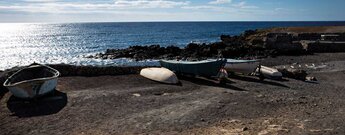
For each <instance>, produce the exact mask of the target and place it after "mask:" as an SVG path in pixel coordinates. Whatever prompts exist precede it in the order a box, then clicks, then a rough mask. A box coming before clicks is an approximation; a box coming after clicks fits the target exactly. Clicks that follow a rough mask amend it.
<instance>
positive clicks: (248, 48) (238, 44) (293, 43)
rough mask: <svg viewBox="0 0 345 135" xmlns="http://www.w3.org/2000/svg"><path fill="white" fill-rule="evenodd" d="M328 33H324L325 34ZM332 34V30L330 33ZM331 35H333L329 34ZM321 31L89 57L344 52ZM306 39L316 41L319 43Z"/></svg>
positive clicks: (252, 34) (249, 34)
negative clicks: (328, 40) (327, 40)
mask: <svg viewBox="0 0 345 135" xmlns="http://www.w3.org/2000/svg"><path fill="white" fill-rule="evenodd" d="M323 34H325V33H323ZM328 34H329V33H328ZM329 35H330V34H329ZM343 35H345V34H341V33H337V36H334V34H333V35H331V36H328V38H330V37H332V38H331V39H334V40H335V39H336V41H339V40H340V39H342V37H345V36H343ZM328 38H327V36H322V34H321V33H270V32H269V31H265V30H248V31H245V32H244V33H243V34H241V35H238V36H229V35H221V36H220V39H221V42H215V43H210V44H205V43H204V44H195V43H190V44H188V45H187V46H186V47H185V48H179V47H176V46H168V47H160V46H159V45H151V46H131V47H129V48H126V49H107V50H106V51H105V53H100V54H96V55H95V56H86V58H96V59H116V58H133V59H136V60H144V59H176V58H178V59H189V60H198V59H206V58H217V57H224V58H237V57H244V58H246V57H251V58H252V57H255V58H264V57H268V56H277V55H305V54H313V53H314V52H345V49H344V48H345V47H344V46H343V44H344V43H343V42H340V41H339V42H336V43H335V42H333V41H332V42H319V40H325V39H328ZM305 40H313V41H316V42H310V41H307V42H308V43H309V42H310V43H309V44H307V45H306V42H305Z"/></svg>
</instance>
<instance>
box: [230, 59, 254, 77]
mask: <svg viewBox="0 0 345 135" xmlns="http://www.w3.org/2000/svg"><path fill="white" fill-rule="evenodd" d="M259 64H260V62H259V61H255V60H248V61H245V60H233V59H228V61H227V63H226V65H225V67H224V68H225V69H226V70H227V71H230V72H236V73H242V74H250V73H253V72H254V71H255V69H256V68H257V67H258V65H259Z"/></svg>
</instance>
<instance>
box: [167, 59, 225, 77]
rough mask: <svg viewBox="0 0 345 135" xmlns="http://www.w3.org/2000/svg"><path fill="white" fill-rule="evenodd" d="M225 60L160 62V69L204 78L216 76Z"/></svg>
mask: <svg viewBox="0 0 345 135" xmlns="http://www.w3.org/2000/svg"><path fill="white" fill-rule="evenodd" d="M225 63H226V60H225V59H219V60H211V59H210V60H202V61H177V60H161V61H160V64H161V66H162V67H165V68H167V69H170V70H171V71H173V72H175V73H177V74H190V75H198V76H205V77H212V76H217V75H218V73H219V70H220V69H221V68H222V67H224V65H225Z"/></svg>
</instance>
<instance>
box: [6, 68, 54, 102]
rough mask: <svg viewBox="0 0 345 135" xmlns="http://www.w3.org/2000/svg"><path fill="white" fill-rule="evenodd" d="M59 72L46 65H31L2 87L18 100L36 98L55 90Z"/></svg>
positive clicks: (9, 79)
mask: <svg viewBox="0 0 345 135" xmlns="http://www.w3.org/2000/svg"><path fill="white" fill-rule="evenodd" d="M59 75H60V73H59V71H57V70H56V69H53V68H51V67H49V66H46V65H40V64H36V65H31V66H28V67H25V68H23V69H21V70H19V71H17V72H16V73H14V74H13V75H11V76H10V77H9V78H8V79H7V80H6V81H5V82H4V86H5V87H6V88H7V89H8V90H9V91H10V92H11V93H12V94H13V96H15V97H18V98H26V99H30V98H36V97H39V96H43V95H46V94H49V93H51V92H53V91H54V90H55V87H56V85H57V79H58V76H59Z"/></svg>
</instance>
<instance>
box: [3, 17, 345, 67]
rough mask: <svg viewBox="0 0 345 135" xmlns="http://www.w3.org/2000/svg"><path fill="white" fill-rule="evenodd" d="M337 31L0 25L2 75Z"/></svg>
mask: <svg viewBox="0 0 345 135" xmlns="http://www.w3.org/2000/svg"><path fill="white" fill-rule="evenodd" d="M330 25H332V26H334V25H345V22H129V23H122V22H121V23H59V24H34V23H26V24H23V23H0V70H3V69H8V68H11V67H14V66H22V65H27V64H30V63H33V62H37V63H43V64H60V63H65V64H73V65H96V66H109V65H111V66H141V65H155V64H157V61H156V60H146V61H141V62H137V61H134V60H130V59H125V58H123V59H116V60H97V59H87V58H83V57H84V56H88V55H91V54H95V53H99V52H103V51H105V50H106V49H108V48H126V47H129V46H132V45H152V44H159V45H161V46H169V45H175V46H179V47H184V46H186V45H187V44H188V43H190V42H199V43H211V42H216V41H220V35H222V34H224V35H239V34H241V33H242V32H244V31H245V30H250V29H261V28H271V27H286V26H330Z"/></svg>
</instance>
